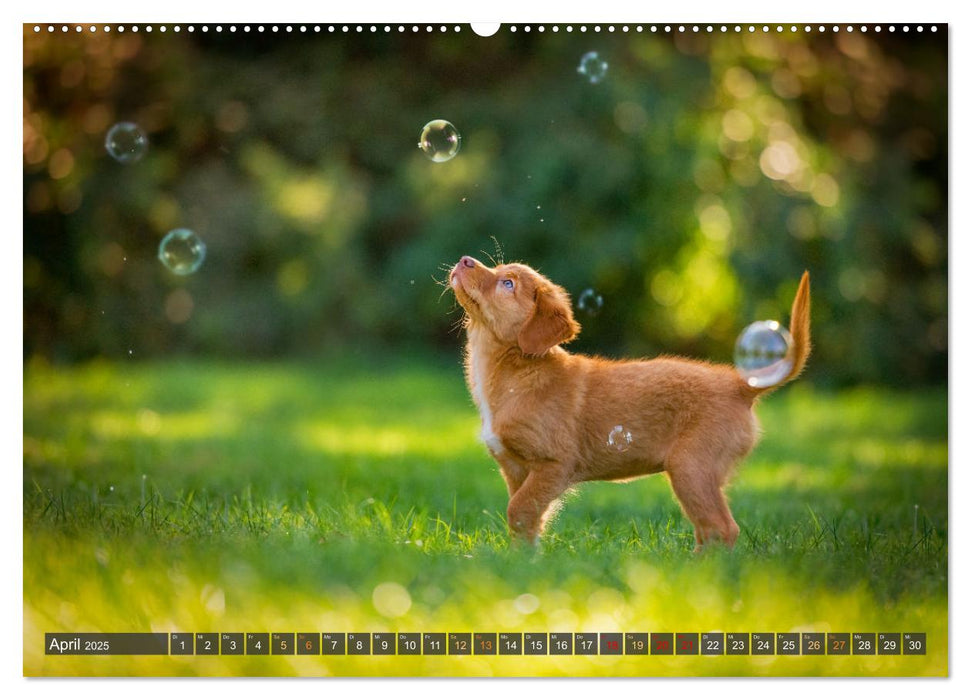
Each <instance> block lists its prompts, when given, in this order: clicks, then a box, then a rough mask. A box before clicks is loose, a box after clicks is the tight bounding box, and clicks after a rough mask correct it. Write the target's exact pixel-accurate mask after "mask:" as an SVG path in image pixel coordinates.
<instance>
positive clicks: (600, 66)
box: [577, 51, 607, 83]
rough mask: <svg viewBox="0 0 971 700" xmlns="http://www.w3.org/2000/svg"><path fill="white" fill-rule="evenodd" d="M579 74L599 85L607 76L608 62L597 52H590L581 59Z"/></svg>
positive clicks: (578, 68)
mask: <svg viewBox="0 0 971 700" xmlns="http://www.w3.org/2000/svg"><path fill="white" fill-rule="evenodd" d="M577 73H579V74H580V75H583V76H586V78H587V80H589V81H590V82H591V83H599V82H600V81H601V80H603V79H604V76H606V75H607V62H606V61H605V60H603V59H602V58H600V54H598V53H597V52H596V51H588V52H587V53H585V54H583V57H582V58H581V59H580V65H579V66H578V67H577Z"/></svg>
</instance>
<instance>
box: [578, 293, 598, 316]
mask: <svg viewBox="0 0 971 700" xmlns="http://www.w3.org/2000/svg"><path fill="white" fill-rule="evenodd" d="M603 307H604V298H603V297H602V296H600V295H599V294H597V292H595V291H594V290H592V289H584V290H583V291H582V292H580V296H579V297H578V298H577V308H578V309H580V311H582V312H584V313H585V314H587V315H588V316H596V315H597V314H599V313H600V310H601V309H602V308H603Z"/></svg>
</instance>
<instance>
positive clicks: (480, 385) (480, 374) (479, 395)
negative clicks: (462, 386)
mask: <svg viewBox="0 0 971 700" xmlns="http://www.w3.org/2000/svg"><path fill="white" fill-rule="evenodd" d="M483 365H484V363H483V362H482V360H481V359H480V358H478V357H476V355H475V354H474V353H473V354H472V396H473V398H474V399H475V404H476V405H477V406H478V407H479V416H480V417H481V418H482V431H481V432H480V433H479V437H480V438H481V439H482V442H484V443H485V444H486V447H488V448H489V449H490V450H491V451H492V453H493V454H497V455H501V454H502V453H503V452H505V451H506V448H505V446H504V445H503V444H502V440H500V439H499V436H498V435H496V434H495V433H494V432H492V408H491V407H490V406H489V401H488V399H487V398H486V395H485V371H484V369H483Z"/></svg>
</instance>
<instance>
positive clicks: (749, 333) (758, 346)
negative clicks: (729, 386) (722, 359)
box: [735, 321, 793, 389]
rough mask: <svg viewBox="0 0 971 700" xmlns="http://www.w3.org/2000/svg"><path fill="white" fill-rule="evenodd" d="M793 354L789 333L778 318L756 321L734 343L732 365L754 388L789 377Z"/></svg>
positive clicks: (769, 384) (772, 384) (761, 387)
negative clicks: (775, 319) (733, 364)
mask: <svg viewBox="0 0 971 700" xmlns="http://www.w3.org/2000/svg"><path fill="white" fill-rule="evenodd" d="M792 355H793V347H792V336H791V335H789V331H788V330H787V329H786V328H785V326H780V325H779V323H778V321H756V322H755V323H753V324H751V325H749V326H748V327H747V328H746V329H745V330H744V331H742V334H741V335H739V336H738V340H737V341H736V343H735V367H737V368H738V373H739V374H741V375H742V377H743V378H744V379H745V380H746V381H747V382H748V384H749V386H752V387H755V388H757V389H764V388H766V387H770V386H775V385H776V384H778V383H779V382H781V381H782V380H783V379H785V378H786V377H788V376H789V372H790V371H791V370H792V363H793V357H792Z"/></svg>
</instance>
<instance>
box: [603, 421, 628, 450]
mask: <svg viewBox="0 0 971 700" xmlns="http://www.w3.org/2000/svg"><path fill="white" fill-rule="evenodd" d="M632 442H634V438H633V437H632V436H631V434H630V431H629V430H627V429H626V428H624V426H622V425H615V426H614V428H613V430H611V431H610V433H609V434H608V435H607V447H609V448H610V449H612V450H613V451H614V452H627V450H629V449H630V445H631V443H632Z"/></svg>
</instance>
